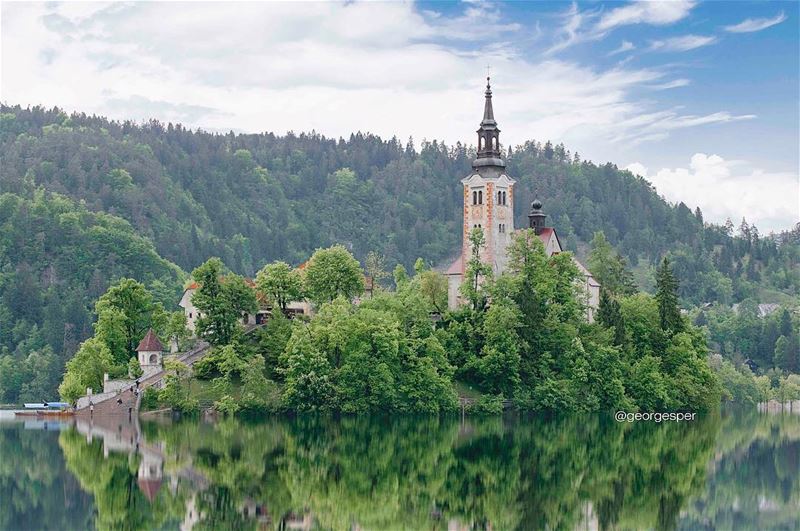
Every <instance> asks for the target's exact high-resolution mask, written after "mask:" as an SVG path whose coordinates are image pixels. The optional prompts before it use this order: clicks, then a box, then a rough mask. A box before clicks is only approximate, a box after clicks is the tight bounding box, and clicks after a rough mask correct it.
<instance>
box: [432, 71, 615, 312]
mask: <svg viewBox="0 0 800 531" xmlns="http://www.w3.org/2000/svg"><path fill="white" fill-rule="evenodd" d="M488 81H489V78H487V84H486V93H485V98H486V100H485V103H484V110H483V120H482V121H481V124H480V128H479V129H478V131H477V132H478V154H477V155H478V156H477V158H476V159H475V160H474V161H473V162H472V172H470V174H469V175H468V176H467V177H465V178H464V179H462V180H461V184H462V186H463V187H464V224H463V227H462V242H463V244H462V248H461V256H459V257H458V258H457V259H456V260H455V261H454V262H453V263H452V265H451V266H450V267H449V268H448V269H447V271H446V272H445V276H446V277H447V283H448V306H449V307H450V308H451V309H455V308H457V307H458V306H459V305H460V304H461V302H462V301H461V296H460V294H459V288H460V286H461V283H462V281H463V279H464V269H465V267H466V263H467V262H468V261H469V257H470V244H469V233H470V232H471V231H472V229H474V228H475V227H480V228H481V229H483V233H484V237H485V238H486V244H485V246H484V247H483V249H482V251H481V260H482V261H483V262H485V263H486V264H488V265H490V266H491V267H492V271H493V272H494V274H495V275H499V274H501V273H502V272H503V271H505V270H506V267H507V265H508V255H507V248H508V245H509V244H510V243H511V235H512V234H513V233H514V184H516V181H515V180H514V179H512V178H511V177H509V176H508V175H507V174H506V172H505V166H506V163H505V161H504V160H503V158H502V154H501V152H500V129H498V127H497V122H496V121H495V119H494V109H493V107H492V89H491V86H490V85H489V83H488ZM541 209H542V204H541V203H540V202H539V201H534V202H533V203H531V212H530V214H529V215H528V219H529V224H530V228H531V229H533V230H534V231H535V232H536V234H537V235H538V236H539V238H541V240H542V243H543V244H544V247H545V251H546V252H547V256H552V255H554V254H557V253H560V252H562V250H563V249H562V247H561V242H560V241H559V239H558V235H557V234H556V230H555V229H554V228H553V227H545V226H544V223H545V218H546V217H547V216H546V215H545V214H544V213H543V212H542V210H541ZM575 263H576V264H577V266H578V269H580V270H581V272H582V273H583V276H584V288H585V290H586V303H587V316H586V317H587V319H588V320H589V322H591V321H593V320H594V312H595V311H596V309H597V306H598V305H599V303H600V285H599V284H598V283H597V282H596V281H595V280H594V278H593V277H592V275H591V273H589V271H588V270H587V269H586V268H585V267H584V266H583V264H581V263H580V262H578V260H577V259H576V260H575Z"/></svg>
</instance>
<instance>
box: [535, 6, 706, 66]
mask: <svg viewBox="0 0 800 531" xmlns="http://www.w3.org/2000/svg"><path fill="white" fill-rule="evenodd" d="M694 6H695V2H693V1H688V0H668V1H637V2H632V3H630V4H627V5H624V6H622V7H618V8H616V9H612V10H611V11H608V12H607V13H604V12H603V10H602V8H595V9H591V10H584V11H582V10H580V9H579V8H578V5H577V3H575V2H573V3H572V4H571V6H570V8H569V9H568V10H567V11H566V12H564V13H563V14H562V15H561V19H562V24H561V27H560V31H559V40H558V42H556V44H554V45H553V46H552V47H550V49H548V50H547V52H546V53H547V54H553V53H556V52H559V51H561V50H564V49H566V48H569V47H570V46H573V45H576V44H579V43H582V42H587V41H596V40H600V39H602V38H603V37H605V36H606V35H608V34H609V33H610V32H612V31H613V30H615V29H617V28H619V27H622V26H628V25H631V24H649V25H654V26H664V25H667V24H672V23H674V22H677V21H679V20H681V19H683V18H685V17H687V16H688V15H689V12H690V11H691V10H692V8H693V7H694ZM632 49H633V44H632V43H627V44H626V43H625V42H623V44H622V46H621V48H620V49H617V50H615V51H614V52H612V53H611V54H609V55H614V54H616V53H621V52H624V51H628V50H632Z"/></svg>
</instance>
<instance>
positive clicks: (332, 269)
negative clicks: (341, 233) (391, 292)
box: [305, 245, 364, 305]
mask: <svg viewBox="0 0 800 531" xmlns="http://www.w3.org/2000/svg"><path fill="white" fill-rule="evenodd" d="M305 288H306V292H307V293H308V297H309V298H310V299H311V300H312V301H314V303H316V304H317V305H322V304H324V303H326V302H332V301H333V300H334V299H336V298H337V297H344V298H345V299H347V300H352V299H353V298H354V297H357V296H359V295H361V294H362V293H364V274H363V273H362V272H361V265H360V264H359V263H358V260H356V259H355V258H353V255H352V254H350V252H349V251H348V250H347V249H345V248H344V247H343V246H341V245H334V246H333V247H329V248H327V249H317V251H316V252H315V253H314V254H313V255H312V256H311V259H310V260H309V261H308V265H307V266H306V269H305Z"/></svg>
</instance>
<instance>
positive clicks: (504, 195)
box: [503, 192, 506, 205]
mask: <svg viewBox="0 0 800 531" xmlns="http://www.w3.org/2000/svg"><path fill="white" fill-rule="evenodd" d="M503 204H504V205H505V204H506V193H505V192H503Z"/></svg>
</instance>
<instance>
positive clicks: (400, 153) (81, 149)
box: [0, 105, 800, 355]
mask: <svg viewBox="0 0 800 531" xmlns="http://www.w3.org/2000/svg"><path fill="white" fill-rule="evenodd" d="M0 110H1V111H2V116H1V117H0V156H2V165H0V191H1V192H3V193H5V194H6V195H4V196H3V200H2V203H0V225H2V227H3V234H2V248H0V258H1V259H2V264H0V265H1V267H0V274H1V275H2V277H0V278H1V279H2V280H0V301H2V302H1V303H0V304H2V305H1V306H0V327H1V328H0V341H1V342H2V347H3V348H4V349H8V351H10V352H14V350H15V349H17V348H18V347H19V345H20V344H21V343H23V342H24V341H26V340H30V338H32V337H37V336H36V333H33V332H31V327H32V326H34V325H36V326H38V328H39V329H41V331H40V333H41V334H43V335H44V337H45V338H46V339H45V341H46V342H47V344H49V345H50V346H51V347H52V348H53V349H54V350H55V351H56V352H58V353H59V354H61V355H70V354H71V353H72V351H74V346H73V344H72V343H70V344H69V345H64V341H65V339H64V338H73V337H74V338H75V340H79V339H82V338H84V337H86V333H88V330H89V329H88V326H89V323H90V322H91V318H92V317H91V315H90V313H89V312H90V309H91V303H92V301H93V300H94V299H95V298H96V297H97V296H98V295H99V294H101V293H102V292H103V291H104V290H105V288H106V287H107V285H108V283H109V282H110V281H111V280H112V279H114V278H118V277H120V276H124V275H129V276H132V277H134V278H137V279H140V280H142V281H144V282H145V283H146V284H148V285H149V286H154V287H155V291H156V292H158V293H161V294H163V297H164V298H167V297H168V296H169V295H170V294H172V293H175V292H176V291H177V290H178V289H179V284H180V283H181V282H182V280H183V277H182V276H181V274H180V272H179V270H178V268H176V267H174V266H172V265H171V264H170V263H169V262H168V261H170V262H173V263H174V264H177V265H178V266H180V268H182V269H183V270H185V271H189V270H191V269H193V268H194V267H195V266H197V265H198V264H200V263H201V262H203V261H204V260H205V259H206V258H208V257H209V256H219V257H220V258H222V260H223V261H224V262H225V264H227V265H228V266H229V267H230V268H231V269H233V270H234V271H236V272H238V273H241V274H244V275H253V274H254V273H255V271H257V270H258V269H259V268H260V267H261V266H263V265H264V264H265V263H267V262H269V261H272V260H276V259H282V260H285V261H287V262H290V263H293V264H298V263H300V262H301V261H304V260H306V259H307V258H308V257H309V256H310V255H311V253H312V252H313V251H314V249H315V248H318V247H323V246H328V245H331V244H333V243H342V244H344V245H345V246H347V247H349V248H350V249H351V251H352V252H353V254H354V255H355V256H356V257H357V258H358V259H360V260H361V261H362V263H363V261H364V258H365V256H366V255H367V253H368V252H370V251H376V252H378V253H381V254H383V255H384V256H385V258H386V263H387V264H389V265H390V266H391V265H392V264H394V263H402V264H404V265H406V266H407V267H410V266H411V265H412V264H413V262H414V260H415V259H416V258H417V257H422V258H423V259H424V260H425V261H426V262H428V263H429V264H432V265H446V264H447V262H448V260H449V259H451V258H452V257H453V256H454V255H455V254H456V253H457V252H458V250H459V246H460V243H461V241H460V240H461V231H460V227H461V219H460V217H461V205H460V202H461V191H460V186H459V184H458V181H459V179H461V178H462V177H463V176H465V175H466V174H467V172H468V171H469V169H470V162H471V160H472V158H473V157H474V151H473V150H472V149H471V148H468V147H465V146H462V145H458V144H457V145H456V146H446V145H444V144H442V143H439V142H436V141H433V142H422V143H421V144H420V145H419V146H418V147H419V149H415V146H414V145H413V142H412V141H410V140H409V141H408V142H406V143H405V144H401V142H399V141H398V140H397V139H391V140H382V139H380V138H378V137H376V136H373V135H369V134H361V133H358V134H354V135H352V136H351V137H350V138H349V139H347V140H344V139H339V140H335V139H329V138H325V137H323V136H320V135H318V134H315V133H310V134H291V133H290V134H288V135H286V136H276V135H274V134H271V133H265V134H246V135H243V134H233V133H229V134H225V135H220V134H211V133H206V132H201V131H190V130H187V129H185V128H183V127H181V126H180V125H173V124H168V125H165V124H161V123H159V122H156V121H151V122H149V123H147V124H143V125H137V124H135V123H132V122H124V123H120V122H114V121H109V120H107V119H105V118H102V117H96V116H86V115H84V114H73V115H71V116H68V115H66V114H65V113H63V112H62V111H60V110H59V109H55V108H54V109H49V110H48V109H43V108H40V107H36V108H29V109H22V108H20V107H18V106H16V107H12V106H7V105H3V106H2V108H0ZM264 127H265V129H266V128H268V127H269V124H264ZM507 164H508V171H509V174H510V175H512V176H513V177H514V178H515V179H517V180H518V181H519V184H518V186H517V188H516V190H515V199H516V216H517V219H516V224H517V226H526V224H527V219H526V215H527V205H528V204H529V203H530V201H531V200H532V199H533V198H534V196H536V197H538V198H539V199H541V200H542V201H543V203H544V206H545V211H546V212H547V213H548V214H549V216H550V217H549V219H548V221H549V223H550V224H552V225H554V226H555V227H557V229H558V231H559V234H560V236H561V238H562V242H563V243H565V244H566V246H567V247H568V248H570V249H573V250H576V251H578V254H579V255H583V254H584V253H585V251H586V248H587V247H586V244H587V242H589V241H591V239H592V237H593V235H594V233H595V232H596V231H601V230H602V231H604V233H605V235H606V236H607V238H608V240H609V241H610V242H611V243H612V244H613V245H614V246H615V247H616V249H617V250H618V251H619V252H620V254H621V255H622V256H624V257H625V258H626V259H627V261H628V264H629V265H631V266H632V267H633V268H634V272H635V273H636V278H637V280H638V282H639V284H640V286H641V287H642V288H644V289H652V279H653V275H652V271H653V266H654V264H656V263H657V262H658V260H659V259H660V258H661V257H662V256H663V255H665V254H669V255H670V256H671V261H672V263H673V266H674V268H675V272H676V275H677V276H678V278H680V279H681V286H680V294H681V296H682V297H683V299H684V301H683V302H684V304H700V303H705V302H721V303H724V304H731V303H733V302H738V301H741V300H744V299H746V298H755V299H756V300H758V301H760V302H787V301H789V302H790V301H792V300H794V298H796V297H797V295H798V293H799V292H800V289H799V287H800V266H798V263H799V262H800V231H798V229H797V228H795V229H794V230H793V231H792V232H787V233H784V234H781V235H779V236H777V237H765V236H764V235H760V234H758V231H757V229H756V228H755V227H751V226H749V225H747V224H746V223H744V224H742V225H741V230H734V227H733V225H732V224H729V225H727V226H717V225H711V224H709V223H704V222H703V219H702V213H701V212H700V211H699V210H695V211H694V212H693V211H692V210H691V209H690V208H688V207H687V206H686V205H684V204H683V203H681V204H678V205H671V204H669V203H667V202H666V201H664V200H663V199H662V198H660V197H659V196H658V194H657V193H656V192H655V190H654V189H653V188H652V187H651V186H650V184H649V183H648V182H646V181H645V180H643V179H641V178H639V177H636V176H634V175H632V174H631V173H629V172H627V171H622V170H619V169H618V168H617V167H616V166H615V165H613V164H610V163H608V164H604V165H597V164H595V163H592V162H588V161H582V160H581V159H580V157H579V155H578V154H577V153H575V154H573V153H570V152H569V151H567V150H566V149H565V148H564V147H563V146H553V145H552V144H551V143H550V142H546V143H544V144H542V143H540V142H534V141H530V142H527V143H525V144H524V145H521V146H517V147H514V148H510V149H508V150H507ZM53 194H59V195H53ZM123 220H124V221H123ZM160 257H163V259H162V258H160ZM26 290H27V291H29V292H30V293H28V292H26ZM173 300H174V299H173ZM30 301H33V302H30ZM71 313H75V315H74V316H73V315H71ZM67 314H70V315H67ZM65 330H68V331H70V332H69V333H66V332H65ZM37 333H38V332H37ZM70 341H72V339H70Z"/></svg>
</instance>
